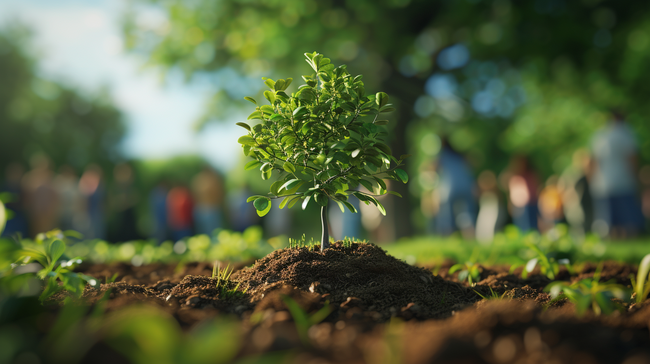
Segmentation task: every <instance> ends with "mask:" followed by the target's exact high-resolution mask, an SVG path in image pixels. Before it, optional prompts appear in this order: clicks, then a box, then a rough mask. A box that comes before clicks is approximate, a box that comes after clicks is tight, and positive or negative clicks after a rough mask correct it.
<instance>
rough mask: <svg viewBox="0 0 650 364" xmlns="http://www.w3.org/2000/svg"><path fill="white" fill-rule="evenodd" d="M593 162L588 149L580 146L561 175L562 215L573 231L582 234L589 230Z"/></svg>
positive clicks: (591, 212)
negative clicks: (563, 186)
mask: <svg viewBox="0 0 650 364" xmlns="http://www.w3.org/2000/svg"><path fill="white" fill-rule="evenodd" d="M592 175H593V162H592V158H591V155H590V154H589V151H588V150H586V149H584V148H581V149H578V150H576V151H575V152H574V153H573V157H572V163H571V166H569V168H567V169H566V170H565V171H564V172H563V173H562V176H561V179H562V180H563V181H564V183H565V185H566V188H565V190H564V193H563V196H562V200H563V205H564V216H565V218H566V220H567V222H568V223H569V225H570V226H571V230H572V231H573V233H575V234H577V235H578V236H584V234H585V233H588V232H590V231H591V225H592V223H593V219H594V205H593V199H592V197H591V178H592Z"/></svg>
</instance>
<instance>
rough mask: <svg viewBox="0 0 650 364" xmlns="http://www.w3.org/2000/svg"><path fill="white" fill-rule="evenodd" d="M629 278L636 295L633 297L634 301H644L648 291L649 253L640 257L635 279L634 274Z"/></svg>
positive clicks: (649, 286) (649, 276)
mask: <svg viewBox="0 0 650 364" xmlns="http://www.w3.org/2000/svg"><path fill="white" fill-rule="evenodd" d="M630 279H631V281H632V287H633V288H634V293H635V294H636V297H635V298H634V300H635V302H636V303H637V304H641V303H643V302H645V300H646V299H647V298H648V294H649V293H650V254H648V255H646V256H645V257H643V259H641V264H639V270H638V272H637V275H636V279H634V276H631V277H630Z"/></svg>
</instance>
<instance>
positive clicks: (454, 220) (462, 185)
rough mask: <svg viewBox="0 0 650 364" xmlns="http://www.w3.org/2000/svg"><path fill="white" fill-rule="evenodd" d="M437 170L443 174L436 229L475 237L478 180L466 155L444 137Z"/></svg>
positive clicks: (440, 175)
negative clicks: (459, 232)
mask: <svg viewBox="0 0 650 364" xmlns="http://www.w3.org/2000/svg"><path fill="white" fill-rule="evenodd" d="M436 172H437V173H438V175H439V185H438V198H439V201H440V202H439V203H440V205H439V206H440V207H439V211H438V214H437V216H436V231H437V233H438V234H441V235H449V234H451V233H453V232H455V231H461V233H462V234H463V236H468V237H473V236H474V229H475V225H476V215H477V204H476V196H475V193H476V183H475V179H474V176H473V174H472V171H471V169H470V166H469V164H468V163H467V161H466V160H465V158H464V157H463V156H462V155H461V154H460V153H458V152H457V151H456V150H454V148H453V147H452V146H451V145H450V144H449V142H448V141H447V140H446V139H444V138H443V139H442V147H441V149H440V152H439V154H438V160H437V165H436Z"/></svg>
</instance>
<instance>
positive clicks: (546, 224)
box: [539, 175, 564, 231]
mask: <svg viewBox="0 0 650 364" xmlns="http://www.w3.org/2000/svg"><path fill="white" fill-rule="evenodd" d="M563 194H564V186H563V181H561V180H560V178H558V176H555V175H553V176H550V177H549V178H548V179H547V180H546V185H545V186H544V188H543V189H542V190H541V191H540V193H539V215H540V218H541V219H540V222H539V226H540V230H541V231H548V230H550V229H552V228H553V227H554V226H555V225H556V224H559V223H561V222H562V221H563V220H564V209H563V197H562V196H563Z"/></svg>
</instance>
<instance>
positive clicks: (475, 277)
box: [449, 261, 481, 284]
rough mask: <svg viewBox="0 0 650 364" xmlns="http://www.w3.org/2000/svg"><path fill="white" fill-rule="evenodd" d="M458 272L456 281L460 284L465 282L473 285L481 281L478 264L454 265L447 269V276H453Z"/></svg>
mask: <svg viewBox="0 0 650 364" xmlns="http://www.w3.org/2000/svg"><path fill="white" fill-rule="evenodd" d="M459 270H460V273H458V280H459V281H461V282H463V281H465V280H467V281H468V282H469V284H473V283H475V282H478V281H479V280H480V279H481V271H480V266H479V265H478V263H474V262H472V261H467V262H465V264H462V263H458V264H454V265H452V266H451V268H449V274H454V273H455V272H457V271H459Z"/></svg>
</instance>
